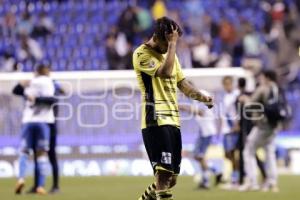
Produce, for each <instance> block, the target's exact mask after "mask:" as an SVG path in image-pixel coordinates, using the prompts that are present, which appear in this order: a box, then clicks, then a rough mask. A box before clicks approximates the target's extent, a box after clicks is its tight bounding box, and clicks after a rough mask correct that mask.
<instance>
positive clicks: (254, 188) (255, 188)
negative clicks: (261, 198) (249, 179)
mask: <svg viewBox="0 0 300 200" xmlns="http://www.w3.org/2000/svg"><path fill="white" fill-rule="evenodd" d="M238 190H239V191H240V192H248V191H252V192H254V191H258V190H259V186H258V185H252V184H249V183H245V184H243V185H241V186H240V187H239V188H238Z"/></svg>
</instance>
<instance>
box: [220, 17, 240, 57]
mask: <svg viewBox="0 0 300 200" xmlns="http://www.w3.org/2000/svg"><path fill="white" fill-rule="evenodd" d="M219 35H220V38H221V40H222V43H223V50H225V51H229V52H231V50H232V47H233V43H234V42H235V40H236V32H235V28H234V26H233V25H232V24H231V23H230V22H229V21H228V20H226V19H222V21H221V23H220V29H219Z"/></svg>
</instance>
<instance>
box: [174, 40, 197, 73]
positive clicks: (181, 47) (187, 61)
mask: <svg viewBox="0 0 300 200" xmlns="http://www.w3.org/2000/svg"><path fill="white" fill-rule="evenodd" d="M177 56H178V58H179V60H180V62H181V66H182V67H183V68H192V67H193V65H192V52H191V49H190V48H189V46H188V44H187V43H186V42H185V41H184V40H179V42H178V49H177Z"/></svg>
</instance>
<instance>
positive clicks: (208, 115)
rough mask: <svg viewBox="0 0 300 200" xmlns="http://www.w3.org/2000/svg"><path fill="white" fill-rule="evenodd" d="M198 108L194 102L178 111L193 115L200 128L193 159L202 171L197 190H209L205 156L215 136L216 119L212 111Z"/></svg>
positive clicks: (181, 106)
mask: <svg viewBox="0 0 300 200" xmlns="http://www.w3.org/2000/svg"><path fill="white" fill-rule="evenodd" d="M200 106H201V105H199V104H198V103H197V102H194V103H193V105H179V109H180V110H181V111H184V112H188V113H191V114H193V115H194V116H195V119H196V121H197V123H198V125H199V127H200V132H199V136H198V138H197V140H196V144H195V148H194V158H195V160H196V161H198V162H199V164H200V166H201V169H202V181H201V182H200V184H199V186H198V188H199V189H209V188H210V169H209V166H208V164H207V161H206V159H205V154H206V152H207V149H208V147H209V146H210V145H211V143H212V139H213V137H214V136H215V135H217V119H216V117H215V114H214V110H213V109H208V108H205V107H200Z"/></svg>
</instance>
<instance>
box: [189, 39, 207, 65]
mask: <svg viewBox="0 0 300 200" xmlns="http://www.w3.org/2000/svg"><path fill="white" fill-rule="evenodd" d="M195 38H197V39H194V41H193V42H192V43H193V44H194V46H193V47H192V63H193V67H196V68H199V67H208V66H210V63H211V57H210V46H209V44H208V43H207V42H206V41H205V40H204V39H203V38H201V37H195Z"/></svg>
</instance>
